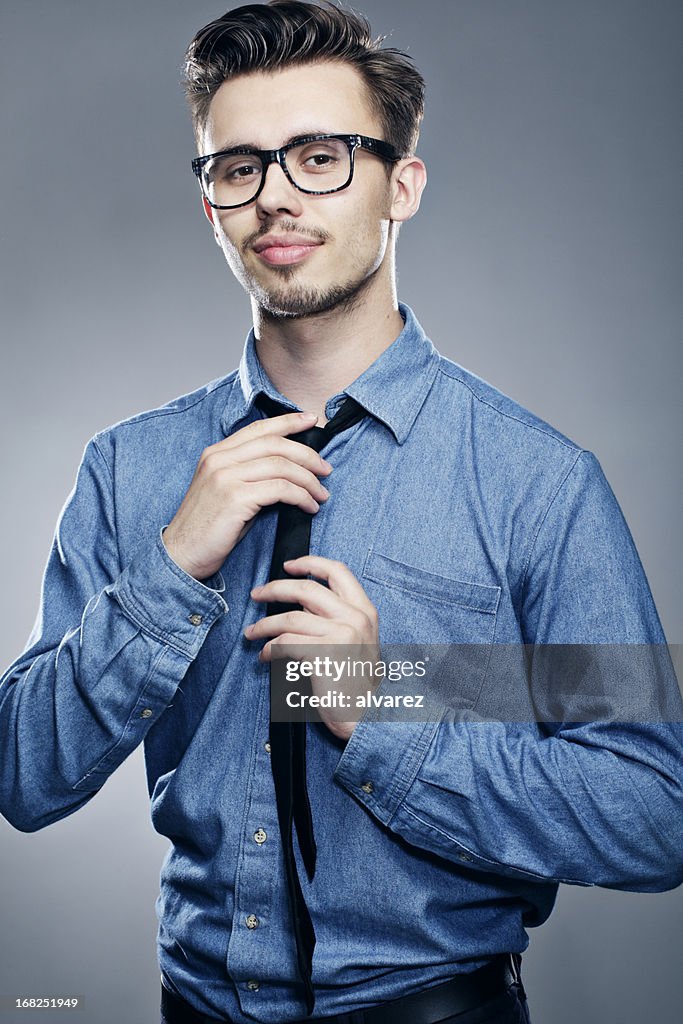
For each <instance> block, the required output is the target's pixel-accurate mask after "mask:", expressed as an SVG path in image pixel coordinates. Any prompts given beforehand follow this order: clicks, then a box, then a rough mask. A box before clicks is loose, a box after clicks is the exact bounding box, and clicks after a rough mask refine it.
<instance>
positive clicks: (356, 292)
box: [247, 267, 374, 319]
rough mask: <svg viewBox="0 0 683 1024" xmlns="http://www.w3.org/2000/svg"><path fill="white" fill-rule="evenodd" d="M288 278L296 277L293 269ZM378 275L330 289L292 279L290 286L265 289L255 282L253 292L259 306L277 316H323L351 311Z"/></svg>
mask: <svg viewBox="0 0 683 1024" xmlns="http://www.w3.org/2000/svg"><path fill="white" fill-rule="evenodd" d="M286 269H287V270H288V271H290V273H289V274H287V275H285V276H287V277H290V278H291V277H293V276H294V275H293V273H291V271H292V270H293V269H295V268H290V267H288V268H286ZM373 278H374V273H373V274H370V275H369V276H368V277H364V278H362V279H361V280H360V281H352V282H348V283H347V284H345V285H333V286H331V287H329V288H313V287H310V286H309V287H306V286H305V285H302V284H297V283H295V282H292V284H291V285H290V286H289V287H280V288H264V287H263V286H261V285H256V284H255V282H252V283H251V285H252V286H251V287H249V288H248V289H247V290H248V291H249V293H250V295H251V297H252V299H253V301H254V302H255V303H256V305H257V306H258V307H259V309H260V310H261V311H262V312H263V313H264V314H265V315H266V316H270V317H272V318H273V319H284V318H289V319H292V318H295V317H310V316H321V315H323V314H325V313H331V312H332V311H335V310H336V311H338V312H349V311H350V310H352V309H354V308H355V307H356V305H357V304H358V303H359V302H360V300H361V298H362V296H363V294H364V292H365V291H366V289H367V288H368V286H369V285H370V283H371V281H372V280H373Z"/></svg>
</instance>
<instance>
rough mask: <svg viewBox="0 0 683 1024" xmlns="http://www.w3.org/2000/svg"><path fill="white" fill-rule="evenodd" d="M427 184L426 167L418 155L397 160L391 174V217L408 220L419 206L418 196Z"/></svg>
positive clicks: (396, 219)
mask: <svg viewBox="0 0 683 1024" xmlns="http://www.w3.org/2000/svg"><path fill="white" fill-rule="evenodd" d="M426 184H427V168H426V167H425V165H424V162H423V161H422V160H420V158H419V156H408V157H405V159H403V160H399V162H398V163H397V165H396V167H395V168H394V171H393V174H392V176H391V187H392V203H391V219H392V220H394V221H399V222H401V221H404V220H410V218H411V217H413V216H414V215H415V214H416V213H417V211H418V210H419V208H420V198H421V196H422V192H423V190H424V187H425V185H426Z"/></svg>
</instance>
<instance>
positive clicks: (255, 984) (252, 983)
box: [247, 980, 260, 992]
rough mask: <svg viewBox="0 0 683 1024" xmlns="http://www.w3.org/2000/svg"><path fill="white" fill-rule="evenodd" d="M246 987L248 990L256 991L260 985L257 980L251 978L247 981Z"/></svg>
mask: <svg viewBox="0 0 683 1024" xmlns="http://www.w3.org/2000/svg"><path fill="white" fill-rule="evenodd" d="M247 988H248V989H249V991H250V992H258V990H259V988H260V985H259V983H258V981H253V980H252V981H248V982H247Z"/></svg>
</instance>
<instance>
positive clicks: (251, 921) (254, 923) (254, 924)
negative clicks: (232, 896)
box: [246, 914, 261, 930]
mask: <svg viewBox="0 0 683 1024" xmlns="http://www.w3.org/2000/svg"><path fill="white" fill-rule="evenodd" d="M260 923H261V922H260V921H259V919H258V917H257V916H256V914H249V916H248V917H247V919H246V925H247V928H251V929H252V930H253V929H254V928H258V926H259V924H260Z"/></svg>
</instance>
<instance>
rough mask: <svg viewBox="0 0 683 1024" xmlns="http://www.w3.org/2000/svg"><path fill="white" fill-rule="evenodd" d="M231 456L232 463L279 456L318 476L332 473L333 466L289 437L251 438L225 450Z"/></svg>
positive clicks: (304, 445)
mask: <svg viewBox="0 0 683 1024" xmlns="http://www.w3.org/2000/svg"><path fill="white" fill-rule="evenodd" d="M223 451H224V452H225V453H226V454H228V455H229V459H230V462H232V463H236V462H239V463H242V462H250V461H252V460H254V459H261V458H265V457H269V456H273V457H275V456H279V457H281V458H284V459H287V460H288V461H290V462H295V463H297V465H299V466H304V467H305V468H306V469H309V470H310V471H311V472H312V473H315V474H316V475H317V476H320V475H321V474H324V475H325V476H326V475H327V474H328V473H331V472H332V466H331V465H330V463H329V462H327V461H326V460H325V459H323V457H322V456H321V455H319V454H318V452H316V451H315V449H314V448H311V447H310V445H307V444H302V443H301V442H300V441H294V440H292V439H291V438H289V437H280V436H279V435H272V434H271V435H268V436H266V437H257V438H251V439H249V440H246V441H244V443H240V444H239V445H238V446H236V447H233V448H230V449H227V450H223Z"/></svg>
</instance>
